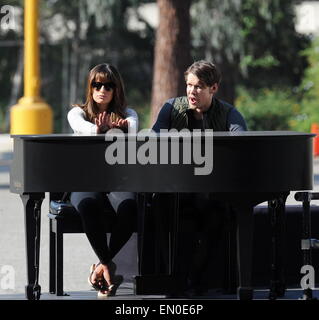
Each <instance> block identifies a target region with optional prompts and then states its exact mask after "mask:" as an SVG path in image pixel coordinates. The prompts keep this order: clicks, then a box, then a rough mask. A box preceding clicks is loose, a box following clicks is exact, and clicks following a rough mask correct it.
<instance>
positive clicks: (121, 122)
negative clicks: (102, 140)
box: [112, 119, 128, 128]
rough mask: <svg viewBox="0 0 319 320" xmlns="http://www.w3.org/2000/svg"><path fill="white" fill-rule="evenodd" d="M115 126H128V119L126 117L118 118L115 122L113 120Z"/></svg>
mask: <svg viewBox="0 0 319 320" xmlns="http://www.w3.org/2000/svg"><path fill="white" fill-rule="evenodd" d="M112 127H113V128H127V127H128V121H127V120H126V119H117V120H116V121H115V122H112Z"/></svg>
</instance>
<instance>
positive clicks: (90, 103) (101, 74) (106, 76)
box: [75, 63, 127, 122]
mask: <svg viewBox="0 0 319 320" xmlns="http://www.w3.org/2000/svg"><path fill="white" fill-rule="evenodd" d="M93 82H112V83H113V84H114V89H113V99H112V101H111V102H110V105H109V107H108V110H107V112H108V113H111V112H113V113H115V114H116V115H118V116H120V117H121V118H125V117H126V108H127V104H126V98H125V91H124V84H123V80H122V77H121V75H120V73H119V72H118V71H117V69H116V68H115V67H114V66H112V65H110V64H107V63H102V64H99V65H97V66H95V67H94V68H93V69H91V71H90V73H89V75H88V80H87V89H86V101H85V103H84V104H83V105H75V106H78V107H80V108H82V109H83V110H84V111H85V113H86V116H87V118H88V119H89V121H91V122H93V121H94V119H95V118H96V116H97V115H98V113H99V109H98V106H97V104H96V102H95V101H94V100H93V87H92V83H93Z"/></svg>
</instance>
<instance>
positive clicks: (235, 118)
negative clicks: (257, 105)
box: [227, 108, 247, 131]
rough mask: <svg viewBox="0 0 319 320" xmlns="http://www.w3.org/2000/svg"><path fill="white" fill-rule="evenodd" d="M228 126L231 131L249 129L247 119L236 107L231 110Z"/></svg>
mask: <svg viewBox="0 0 319 320" xmlns="http://www.w3.org/2000/svg"><path fill="white" fill-rule="evenodd" d="M227 128H228V130H229V131H247V125H246V121H245V119H244V117H243V116H242V115H241V113H240V112H239V111H238V110H237V109H236V108H232V109H231V110H230V111H229V114H228V119H227Z"/></svg>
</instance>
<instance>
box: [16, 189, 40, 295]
mask: <svg viewBox="0 0 319 320" xmlns="http://www.w3.org/2000/svg"><path fill="white" fill-rule="evenodd" d="M20 197H21V199H22V202H23V207H24V222H25V236H26V255H27V280H28V284H27V285H26V298H27V299H28V300H39V299H40V295H41V287H40V285H39V283H38V281H39V257H40V230H41V204H42V201H43V199H44V197H45V195H44V193H23V194H21V195H20Z"/></svg>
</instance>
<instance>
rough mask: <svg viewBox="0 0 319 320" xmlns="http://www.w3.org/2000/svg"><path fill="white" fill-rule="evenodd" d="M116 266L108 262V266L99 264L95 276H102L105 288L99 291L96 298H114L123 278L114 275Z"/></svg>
mask: <svg viewBox="0 0 319 320" xmlns="http://www.w3.org/2000/svg"><path fill="white" fill-rule="evenodd" d="M115 272H116V264H115V263H114V262H113V261H110V262H109V263H108V264H100V265H99V266H98V268H97V274H98V275H99V276H102V277H103V279H104V281H105V283H106V285H107V287H106V288H102V289H101V290H99V293H98V297H108V296H114V295H115V294H116V290H117V288H118V287H119V285H120V284H121V283H122V282H123V276H121V275H116V274H115Z"/></svg>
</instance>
